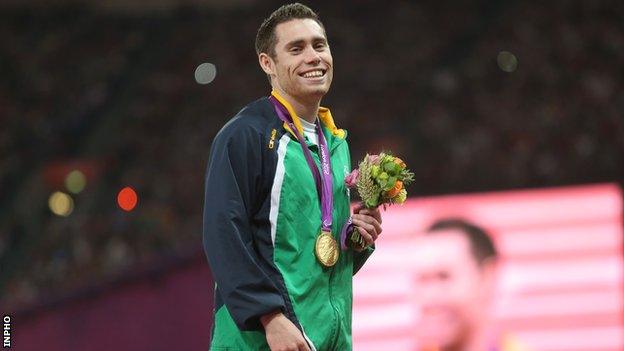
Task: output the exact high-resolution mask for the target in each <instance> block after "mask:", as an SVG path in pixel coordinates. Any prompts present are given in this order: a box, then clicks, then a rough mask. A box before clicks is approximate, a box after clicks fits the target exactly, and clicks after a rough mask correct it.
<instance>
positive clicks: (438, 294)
mask: <svg viewBox="0 0 624 351" xmlns="http://www.w3.org/2000/svg"><path fill="white" fill-rule="evenodd" d="M415 244H416V245H415V247H414V257H415V259H414V263H415V266H414V268H415V269H414V274H415V279H416V284H417V286H416V287H415V292H416V293H415V295H416V296H415V297H416V299H417V305H418V309H419V313H418V315H419V316H420V318H419V323H418V326H417V328H416V331H415V332H416V334H417V337H418V341H419V344H420V345H421V347H420V348H419V350H420V351H526V348H525V347H524V346H523V345H521V344H520V343H519V342H518V341H517V340H516V339H515V338H514V337H513V335H511V334H509V333H503V332H502V331H501V330H499V329H498V328H496V321H495V320H494V319H493V311H492V309H493V307H494V301H495V297H496V294H495V293H496V284H497V276H498V252H497V250H496V247H495V246H494V243H493V242H492V240H491V239H490V236H489V234H488V233H487V232H486V231H485V230H484V229H482V228H480V227H479V226H477V225H475V224H472V223H470V222H467V221H465V220H462V219H457V218H443V219H440V220H437V221H436V222H434V223H433V224H432V225H431V226H430V227H429V229H428V230H427V231H426V232H425V233H424V235H423V236H421V237H419V238H418V239H417V240H416V242H415Z"/></svg>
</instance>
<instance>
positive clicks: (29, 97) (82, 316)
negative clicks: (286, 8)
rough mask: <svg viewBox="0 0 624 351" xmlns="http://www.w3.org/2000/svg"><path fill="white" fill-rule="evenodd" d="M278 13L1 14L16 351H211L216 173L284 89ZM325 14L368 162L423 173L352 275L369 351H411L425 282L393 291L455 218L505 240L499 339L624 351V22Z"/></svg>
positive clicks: (341, 4) (95, 8) (544, 7)
mask: <svg viewBox="0 0 624 351" xmlns="http://www.w3.org/2000/svg"><path fill="white" fill-rule="evenodd" d="M280 4H282V2H275V1H254V0H229V1H218V0H186V1H183V0H154V1H152V0H101V1H94V0H74V1H54V2H50V1H43V0H2V1H0V76H1V77H2V79H1V80H0V269H1V271H0V311H2V313H3V314H11V316H12V317H13V330H14V334H13V343H14V344H15V348H16V349H18V350H22V349H24V350H109V349H113V348H115V349H121V350H126V349H127V350H169V349H176V350H177V349H179V350H197V349H202V350H203V349H206V348H207V345H208V338H209V334H210V323H211V322H210V320H209V319H210V309H211V302H212V283H211V280H210V272H209V269H208V267H207V264H206V260H205V258H204V256H203V252H202V248H201V209H202V204H203V177H204V169H205V165H206V160H207V157H208V152H209V148H210V143H211V140H212V138H213V137H214V135H215V133H216V132H217V131H218V130H219V128H220V127H221V126H222V125H223V123H225V121H227V120H228V119H229V118H230V117H231V116H233V115H234V114H235V113H236V112H237V111H238V110H239V109H240V108H241V107H242V106H244V105H245V104H247V103H248V102H249V101H251V100H254V99H256V98H257V97H259V96H261V95H266V94H268V93H269V87H268V85H267V82H266V78H265V77H264V74H263V73H262V72H261V71H260V69H259V68H258V65H257V60H256V56H255V51H254V48H253V41H254V38H255V33H256V30H257V28H258V26H259V24H260V23H261V21H262V19H263V18H264V17H265V16H267V15H268V14H269V13H270V12H271V11H272V10H273V9H275V8H276V7H277V6H279V5H280ZM306 4H308V5H310V6H311V7H313V8H314V9H315V10H317V11H318V12H319V14H320V16H321V18H322V20H323V21H324V23H325V25H326V27H327V29H328V35H329V40H330V44H331V46H332V53H333V56H334V63H335V66H336V72H335V77H334V84H333V87H332V90H331V92H330V94H329V95H328V96H327V98H326V99H325V100H324V104H325V105H327V106H330V107H331V108H332V111H333V114H334V115H335V117H336V119H337V123H338V124H339V125H340V126H341V127H344V128H345V129H347V130H348V131H349V133H350V134H349V135H350V144H351V148H352V157H353V161H354V162H355V160H358V159H360V158H361V157H362V156H363V155H364V154H365V153H366V152H367V151H370V152H376V151H379V150H380V149H382V148H385V149H391V150H392V151H394V152H395V153H397V154H399V155H401V156H402V157H403V158H404V159H405V160H406V162H407V163H408V165H410V168H412V169H413V170H414V171H415V173H416V181H415V184H414V185H413V186H412V187H411V189H410V191H411V193H410V195H411V197H412V200H411V201H410V202H409V204H408V205H406V206H404V207H401V208H392V210H391V211H389V212H387V214H386V216H387V219H386V220H385V222H384V223H385V226H386V229H385V233H387V234H385V235H384V236H383V237H382V239H380V240H381V241H380V242H379V250H378V252H377V253H376V255H375V256H374V258H373V260H372V261H371V262H370V263H371V264H370V265H368V266H367V267H365V268H364V270H363V271H362V274H361V275H359V276H358V277H356V279H355V282H354V284H355V286H356V289H357V290H356V295H355V318H356V320H355V324H354V340H355V347H356V350H386V349H388V350H390V349H393V350H394V349H396V350H402V349H410V348H411V347H413V346H414V340H412V339H411V338H410V329H409V327H410V323H411V321H412V319H413V318H415V316H414V314H413V313H410V310H409V306H408V305H406V304H408V302H409V291H410V289H414V288H415V287H413V286H411V285H410V284H409V277H407V276H406V275H408V274H409V267H407V268H404V269H403V270H396V272H397V273H396V274H397V276H396V277H393V278H392V279H393V280H392V283H393V284H398V283H397V282H403V283H401V284H399V285H398V286H399V287H400V288H399V289H397V290H395V291H379V289H378V287H379V286H383V285H386V284H383V285H380V284H377V283H376V282H377V281H378V280H379V279H382V278H381V277H379V272H380V271H386V270H387V269H391V268H389V267H393V265H397V264H399V262H395V261H393V260H396V257H400V256H399V255H400V243H401V240H406V238H407V237H409V235H410V233H414V234H415V233H417V232H418V231H419V230H421V229H422V228H423V227H424V226H426V225H427V224H428V222H429V221H431V220H432V219H433V218H434V216H435V215H436V214H457V215H464V216H466V217H468V218H473V219H475V220H476V221H479V222H483V223H484V224H485V226H486V227H488V228H491V229H493V231H494V232H495V234H496V241H497V243H499V245H501V246H502V251H503V256H504V257H505V260H506V262H508V265H507V268H506V276H505V279H504V280H503V283H502V291H503V293H504V294H503V295H504V296H503V297H502V298H501V299H502V300H501V301H503V303H502V304H501V305H502V306H501V312H500V318H501V323H505V325H509V326H510V328H513V329H514V330H518V332H519V334H520V335H521V336H522V337H523V338H524V339H525V340H526V341H527V343H528V344H529V345H530V346H533V347H534V349H535V350H552V351H555V350H561V351H563V350H567V351H581V350H598V351H615V350H622V349H624V329H623V327H622V322H624V304H623V292H624V290H623V289H624V284H623V276H624V275H623V272H622V263H623V261H622V246H623V245H622V192H621V185H622V179H624V116H623V114H622V111H624V89H623V88H624V84H623V83H624V2H621V1H548V2H546V1H493V0H475V1H449V2H442V1H414V2H412V1H384V2H379V1H337V2H331V1H322V2H306ZM595 184H600V185H595ZM126 187H130V188H131V190H126V191H123V192H121V191H122V189H124V188H126ZM547 187H556V188H555V189H553V190H544V189H542V188H547ZM536 188H540V189H542V190H535V189H536ZM491 192H494V193H491ZM467 193H471V194H470V195H452V196H451V194H467ZM475 193H487V194H475ZM135 194H136V198H135V197H134V195H135ZM121 207H123V208H125V210H124V209H122V208H121ZM395 268H396V267H395ZM390 278H391V277H390V276H386V277H385V279H390ZM371 316H375V318H376V319H373V318H372V317H371ZM379 316H383V318H382V317H379ZM379 318H381V319H379ZM373 322H374V323H376V324H379V325H383V326H384V328H386V329H383V328H382V329H379V328H375V330H377V332H376V333H374V334H371V331H370V328H372V327H374V326H375V325H371V323H373Z"/></svg>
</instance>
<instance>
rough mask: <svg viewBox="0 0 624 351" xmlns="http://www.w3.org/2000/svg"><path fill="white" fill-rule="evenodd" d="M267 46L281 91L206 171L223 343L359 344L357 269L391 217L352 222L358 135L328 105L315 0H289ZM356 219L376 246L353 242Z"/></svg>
mask: <svg viewBox="0 0 624 351" xmlns="http://www.w3.org/2000/svg"><path fill="white" fill-rule="evenodd" d="M256 51H257V54H258V61H259V63H260V67H261V68H262V70H263V71H264V72H265V73H266V74H267V76H268V78H269V81H270V83H271V87H272V89H273V90H272V92H271V95H270V96H269V97H263V98H261V99H259V100H256V101H255V102H252V103H251V104H249V105H247V106H246V107H245V108H243V109H242V110H241V111H240V112H239V113H238V114H237V115H236V116H235V117H234V118H233V119H232V120H230V121H229V122H228V123H227V124H226V125H225V126H224V127H223V128H222V129H221V131H220V132H219V133H218V134H217V136H216V137H215V140H214V141H213V145H212V148H211V151H210V158H209V161H208V169H207V173H206V189H205V205H204V228H203V239H204V250H205V252H206V256H207V258H208V262H209V264H210V267H211V270H212V273H213V277H214V279H215V282H216V288H215V310H214V326H213V331H212V341H211V349H212V350H269V349H270V350H273V351H275V350H341V351H342V350H350V349H351V305H352V276H353V274H355V273H356V272H357V271H358V270H359V269H360V267H362V265H363V264H364V262H365V261H366V259H367V258H368V257H369V256H370V254H371V253H372V251H373V244H374V241H375V240H376V239H377V237H378V235H379V234H380V233H381V216H380V214H379V211H378V210H374V211H372V210H365V209H356V211H355V213H354V214H353V216H352V221H348V219H349V215H350V208H349V192H348V190H347V188H346V187H345V184H344V177H345V175H347V174H348V173H349V171H350V170H351V163H350V156H349V148H348V144H347V142H346V132H345V131H344V130H342V129H339V128H338V127H336V125H335V123H334V120H333V118H332V115H331V113H330V111H329V109H327V108H325V107H321V106H320V103H321V99H322V98H323V96H324V95H325V94H326V93H327V92H328V91H329V88H330V86H331V82H332V78H333V60H332V56H331V51H330V49H329V43H328V40H327V35H326V33H325V28H324V26H323V24H322V23H321V21H320V19H319V18H318V16H317V15H316V14H315V13H314V12H313V11H312V10H311V9H310V8H308V7H306V6H304V5H301V4H298V3H296V4H290V5H285V6H282V7H280V8H279V9H278V10H276V11H275V12H273V13H272V14H271V16H270V17H269V18H267V19H266V20H265V21H264V22H263V23H262V25H261V26H260V29H259V30H258V35H257V37H256ZM350 222H352V225H350V224H349V223H350ZM354 227H356V228H357V229H358V230H359V231H360V233H361V234H362V235H363V237H364V239H365V240H366V242H367V244H368V246H367V247H364V248H362V247H358V248H348V249H347V250H342V249H341V245H340V243H339V238H340V237H341V235H340V234H341V232H342V231H349V230H352V228H354Z"/></svg>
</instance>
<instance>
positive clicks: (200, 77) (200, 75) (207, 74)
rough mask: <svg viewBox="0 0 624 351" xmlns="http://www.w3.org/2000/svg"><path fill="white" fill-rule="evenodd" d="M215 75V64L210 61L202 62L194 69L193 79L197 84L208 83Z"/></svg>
mask: <svg viewBox="0 0 624 351" xmlns="http://www.w3.org/2000/svg"><path fill="white" fill-rule="evenodd" d="M216 76H217V66H215V65H213V64H212V63H207V62H205V63H202V64H201V65H199V66H197V68H196V69H195V81H197V83H199V84H209V83H210V82H212V81H213V80H214V79H215V77H216Z"/></svg>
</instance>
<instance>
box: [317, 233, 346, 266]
mask: <svg viewBox="0 0 624 351" xmlns="http://www.w3.org/2000/svg"><path fill="white" fill-rule="evenodd" d="M314 251H315V252H316V258H317V259H318V260H319V262H320V263H321V264H322V265H323V266H325V267H332V266H333V265H335V264H336V262H338V256H339V255H340V251H339V250H338V243H337V242H336V239H334V236H333V235H331V233H330V232H326V231H321V234H320V235H319V236H318V237H317V238H316V245H315V250H314Z"/></svg>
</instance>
